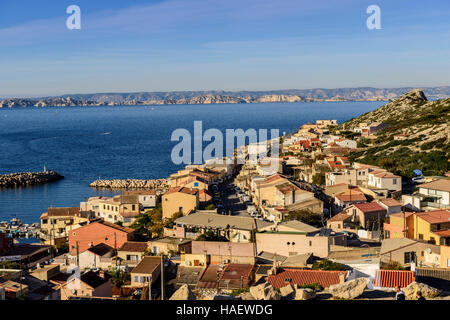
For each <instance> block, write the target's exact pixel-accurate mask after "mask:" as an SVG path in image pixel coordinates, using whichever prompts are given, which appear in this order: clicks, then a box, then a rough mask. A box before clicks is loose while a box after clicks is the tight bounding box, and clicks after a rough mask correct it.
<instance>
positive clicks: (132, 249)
mask: <svg viewBox="0 0 450 320" xmlns="http://www.w3.org/2000/svg"><path fill="white" fill-rule="evenodd" d="M147 249H148V244H147V242H136V241H127V242H125V243H124V244H123V245H122V246H121V247H120V248H119V249H118V250H117V258H118V259H119V261H120V264H121V265H126V266H128V267H135V266H136V265H137V264H138V263H139V262H140V261H141V260H142V258H143V257H144V254H145V252H146V251H147Z"/></svg>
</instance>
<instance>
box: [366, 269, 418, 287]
mask: <svg viewBox="0 0 450 320" xmlns="http://www.w3.org/2000/svg"><path fill="white" fill-rule="evenodd" d="M415 280H416V279H415V277H414V272H413V271H403V270H377V272H376V274H375V279H373V285H374V286H375V287H381V288H394V287H396V286H400V287H402V288H403V287H407V286H408V285H409V284H410V283H411V282H414V281H415Z"/></svg>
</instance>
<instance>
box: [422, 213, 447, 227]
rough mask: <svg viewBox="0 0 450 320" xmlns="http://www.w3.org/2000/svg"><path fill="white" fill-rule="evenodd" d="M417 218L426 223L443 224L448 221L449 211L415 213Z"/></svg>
mask: <svg viewBox="0 0 450 320" xmlns="http://www.w3.org/2000/svg"><path fill="white" fill-rule="evenodd" d="M417 216H418V217H419V218H421V219H423V220H425V221H426V222H428V223H431V224H433V223H444V222H449V221H450V210H434V211H428V212H423V213H417Z"/></svg>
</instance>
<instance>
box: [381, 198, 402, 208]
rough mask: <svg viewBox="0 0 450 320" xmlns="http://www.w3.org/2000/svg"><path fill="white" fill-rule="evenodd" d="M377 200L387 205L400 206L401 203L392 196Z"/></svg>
mask: <svg viewBox="0 0 450 320" xmlns="http://www.w3.org/2000/svg"><path fill="white" fill-rule="evenodd" d="M378 202H381V203H382V204H384V205H385V206H388V207H401V205H402V204H401V203H400V202H398V201H397V200H395V199H392V198H386V199H379V200H378Z"/></svg>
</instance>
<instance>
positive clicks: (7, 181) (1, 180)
mask: <svg viewBox="0 0 450 320" xmlns="http://www.w3.org/2000/svg"><path fill="white" fill-rule="evenodd" d="M61 179H64V177H63V176H62V175H60V174H59V173H57V172H55V171H45V172H19V173H10V174H2V175H0V188H14V187H25V186H31V185H35V184H43V183H48V182H53V181H58V180H61Z"/></svg>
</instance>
